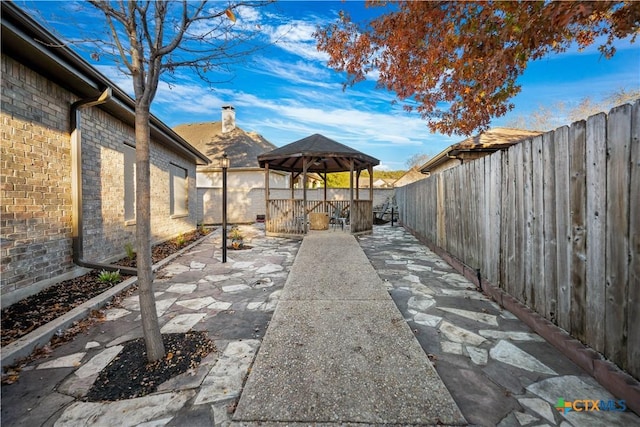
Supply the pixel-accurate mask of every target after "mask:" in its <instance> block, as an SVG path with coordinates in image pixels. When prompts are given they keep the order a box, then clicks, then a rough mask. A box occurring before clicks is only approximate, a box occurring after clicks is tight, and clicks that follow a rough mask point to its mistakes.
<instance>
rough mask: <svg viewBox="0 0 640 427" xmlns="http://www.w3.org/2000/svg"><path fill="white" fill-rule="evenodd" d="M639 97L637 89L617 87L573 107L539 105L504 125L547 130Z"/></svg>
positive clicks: (584, 99) (561, 103) (560, 103)
mask: <svg viewBox="0 0 640 427" xmlns="http://www.w3.org/2000/svg"><path fill="white" fill-rule="evenodd" d="M638 98H640V90H638V89H624V88H622V89H618V90H616V91H614V92H612V93H611V94H609V95H607V96H605V97H603V98H602V99H601V100H600V101H596V100H594V99H593V98H591V97H585V98H582V99H581V100H580V102H578V104H577V105H575V106H574V107H571V108H569V107H568V106H567V104H566V103H565V102H562V101H559V102H556V103H554V104H552V105H540V106H538V109H537V110H535V111H533V112H531V113H530V114H528V115H518V116H515V117H512V118H510V119H509V120H508V121H507V122H506V123H505V126H507V127H512V128H518V129H529V130H537V131H549V130H553V129H555V128H558V127H560V126H563V125H566V124H567V123H573V122H576V121H578V120H585V119H587V118H588V117H589V116H592V115H594V114H598V113H601V112H606V111H609V110H610V109H611V108H613V107H616V106H618V105H621V104H624V103H627V102H633V101H634V100H636V99H638Z"/></svg>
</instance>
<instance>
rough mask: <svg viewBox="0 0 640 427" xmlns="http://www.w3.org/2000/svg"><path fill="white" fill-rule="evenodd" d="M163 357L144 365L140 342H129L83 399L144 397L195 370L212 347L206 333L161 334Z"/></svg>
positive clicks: (142, 344) (143, 354) (139, 340)
mask: <svg viewBox="0 0 640 427" xmlns="http://www.w3.org/2000/svg"><path fill="white" fill-rule="evenodd" d="M162 337H163V342H164V346H165V351H166V356H165V358H164V359H162V360H159V361H157V362H154V363H148V362H147V357H146V348H145V344H144V340H143V339H142V338H139V339H137V340H134V341H129V342H127V343H126V344H125V345H124V348H123V349H122V351H121V352H120V354H118V356H116V357H115V358H114V359H113V360H112V361H111V363H109V365H107V367H106V368H104V369H103V370H102V371H101V372H100V375H99V376H98V378H97V379H96V381H95V382H94V383H93V386H92V387H91V389H90V390H89V393H88V394H87V396H86V398H87V400H89V401H92V402H96V401H103V400H109V401H113V400H121V399H132V398H135V397H141V396H145V395H147V394H149V393H153V392H155V391H156V390H157V388H158V386H159V385H160V384H162V383H163V382H165V381H167V380H169V379H171V378H173V377H175V376H176V375H179V374H182V373H184V372H187V371H188V370H189V369H194V368H196V367H197V366H198V365H199V364H200V361H201V360H202V359H203V358H204V357H205V356H206V355H207V354H209V353H211V352H212V351H215V345H214V344H213V342H212V341H211V340H210V339H209V338H208V337H207V334H206V332H202V331H198V332H187V333H185V334H165V335H163V336H162Z"/></svg>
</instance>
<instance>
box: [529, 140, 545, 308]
mask: <svg viewBox="0 0 640 427" xmlns="http://www.w3.org/2000/svg"><path fill="white" fill-rule="evenodd" d="M543 162H544V159H543V155H542V136H537V137H535V138H533V140H532V141H531V165H532V166H531V176H532V182H531V190H532V191H531V196H532V198H533V200H532V205H533V207H532V212H533V216H532V225H531V233H532V249H531V258H532V261H533V264H532V270H531V289H532V304H531V308H533V309H534V310H535V311H537V312H538V313H539V314H541V315H543V316H544V315H545V314H546V304H547V302H546V295H545V288H544V284H545V264H544V261H545V259H544V258H545V256H544V199H543V194H544V192H543V189H544V164H543Z"/></svg>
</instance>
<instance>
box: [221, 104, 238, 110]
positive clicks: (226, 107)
mask: <svg viewBox="0 0 640 427" xmlns="http://www.w3.org/2000/svg"><path fill="white" fill-rule="evenodd" d="M222 109H223V110H235V108H233V105H231V104H227V105H223V106H222Z"/></svg>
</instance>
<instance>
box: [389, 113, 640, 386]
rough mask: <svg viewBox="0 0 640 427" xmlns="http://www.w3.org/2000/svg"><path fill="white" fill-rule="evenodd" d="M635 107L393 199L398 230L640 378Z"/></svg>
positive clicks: (639, 182) (639, 175)
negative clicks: (468, 269)
mask: <svg viewBox="0 0 640 427" xmlns="http://www.w3.org/2000/svg"><path fill="white" fill-rule="evenodd" d="M639 138H640V101H636V102H635V104H634V105H630V104H627V105H623V106H620V107H617V108H614V109H612V110H611V111H610V112H609V114H608V116H607V115H605V114H604V113H601V114H598V115H595V116H592V117H590V118H589V119H588V120H587V121H586V122H585V121H580V122H576V123H573V124H572V125H571V126H570V127H566V126H565V127H561V128H558V129H556V130H555V131H552V132H548V133H545V134H544V135H541V136H538V137H535V138H532V139H530V140H526V141H524V142H522V143H519V144H516V145H514V146H512V147H510V148H509V149H508V150H507V151H503V152H496V153H494V154H492V155H490V156H487V157H484V158H482V159H479V160H475V161H472V162H469V163H466V164H463V165H460V166H459V167H455V168H452V169H449V170H446V171H444V172H442V173H440V174H438V175H434V176H432V177H429V178H427V179H424V180H421V181H418V182H416V183H413V184H410V185H407V186H405V187H401V188H398V189H396V201H397V204H398V207H399V211H400V221H401V222H402V223H403V224H404V225H405V226H407V228H409V229H411V230H412V231H413V232H414V233H415V234H416V235H418V237H420V238H423V239H425V240H427V241H428V242H430V243H431V244H433V245H435V246H438V247H440V248H442V249H444V250H445V251H447V252H449V253H450V254H451V255H453V256H454V257H456V258H458V259H459V260H461V261H462V262H463V263H464V264H466V265H467V266H469V267H471V268H473V269H479V270H480V273H481V275H482V277H483V279H486V280H489V281H490V282H492V283H493V284H495V285H497V286H500V288H502V289H503V290H504V291H505V292H507V293H508V294H510V295H512V296H513V297H515V298H516V299H518V300H519V301H520V302H521V303H524V304H525V305H527V306H528V307H529V308H531V309H532V310H535V311H536V312H538V313H539V314H541V315H542V316H544V317H546V318H547V319H549V320H550V321H552V322H553V323H555V324H556V325H558V326H560V327H561V328H563V329H565V330H566V331H568V332H569V333H570V334H571V335H572V336H574V337H575V338H577V339H579V340H581V341H582V342H583V343H585V344H587V345H588V346H590V347H592V348H594V349H595V350H597V351H599V352H600V353H602V354H604V356H605V357H606V358H608V359H609V360H611V361H613V362H614V363H616V364H617V365H618V366H620V367H621V368H623V369H625V370H627V371H628V372H629V373H631V374H632V375H633V376H634V377H635V378H640V318H639V316H640V141H639Z"/></svg>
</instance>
